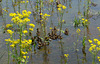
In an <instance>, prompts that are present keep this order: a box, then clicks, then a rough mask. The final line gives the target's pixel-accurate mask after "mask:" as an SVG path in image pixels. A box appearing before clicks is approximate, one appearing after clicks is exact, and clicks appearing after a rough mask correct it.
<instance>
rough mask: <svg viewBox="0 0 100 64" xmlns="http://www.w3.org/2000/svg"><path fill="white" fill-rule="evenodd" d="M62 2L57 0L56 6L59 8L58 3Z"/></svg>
mask: <svg viewBox="0 0 100 64" xmlns="http://www.w3.org/2000/svg"><path fill="white" fill-rule="evenodd" d="M59 4H61V3H60V1H59V0H57V1H56V7H57V8H58V5H59Z"/></svg>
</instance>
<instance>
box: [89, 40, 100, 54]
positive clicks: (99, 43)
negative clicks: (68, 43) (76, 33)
mask: <svg viewBox="0 0 100 64" xmlns="http://www.w3.org/2000/svg"><path fill="white" fill-rule="evenodd" d="M88 41H89V43H90V44H91V46H90V48H89V51H90V52H94V51H99V50H100V47H99V46H100V41H99V40H98V39H93V41H94V43H95V44H93V42H92V40H90V39H89V40H88Z"/></svg>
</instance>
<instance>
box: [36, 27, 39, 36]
mask: <svg viewBox="0 0 100 64" xmlns="http://www.w3.org/2000/svg"><path fill="white" fill-rule="evenodd" d="M36 34H37V36H40V31H39V28H37V33H36Z"/></svg>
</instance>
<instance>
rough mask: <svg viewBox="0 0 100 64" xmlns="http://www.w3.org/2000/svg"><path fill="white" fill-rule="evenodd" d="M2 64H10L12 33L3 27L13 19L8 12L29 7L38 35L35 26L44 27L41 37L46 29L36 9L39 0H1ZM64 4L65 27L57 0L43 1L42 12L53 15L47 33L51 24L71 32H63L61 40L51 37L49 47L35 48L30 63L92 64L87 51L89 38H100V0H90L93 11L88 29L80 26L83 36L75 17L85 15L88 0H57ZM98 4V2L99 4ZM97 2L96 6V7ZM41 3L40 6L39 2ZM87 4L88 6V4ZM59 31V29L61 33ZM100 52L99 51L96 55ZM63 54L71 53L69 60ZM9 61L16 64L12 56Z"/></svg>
mask: <svg viewBox="0 0 100 64" xmlns="http://www.w3.org/2000/svg"><path fill="white" fill-rule="evenodd" d="M0 1H1V2H0V28H1V29H0V64H7V46H6V42H5V38H8V37H9V36H8V35H7V33H3V32H4V30H3V28H4V27H5V25H6V24H7V23H10V22H11V17H9V13H13V12H16V11H20V12H21V11H22V10H25V9H26V10H28V11H31V12H32V14H31V16H30V17H29V19H30V20H31V21H30V22H31V23H34V24H35V28H34V34H33V35H34V36H35V35H36V29H37V28H39V29H40V30H41V37H44V35H42V33H43V30H42V29H41V26H40V24H39V23H38V21H39V17H40V16H39V12H40V11H39V10H37V9H36V5H37V3H36V2H37V1H40V0H29V2H28V3H27V4H25V3H20V5H19V3H18V1H17V0H0ZM58 1H60V3H61V4H63V5H65V6H66V7H67V8H66V9H65V11H64V14H63V20H64V23H63V24H62V26H59V22H58V21H59V19H60V16H59V12H58V11H57V7H56V0H54V2H53V3H52V4H51V3H49V0H43V4H44V6H43V7H42V12H43V13H47V14H50V15H51V16H50V17H48V21H47V23H46V30H45V32H46V35H47V33H49V32H50V31H51V30H50V29H49V28H50V27H52V28H53V27H54V26H56V27H57V29H58V30H60V29H61V30H62V31H65V29H66V28H68V30H69V34H68V35H65V34H64V33H63V32H62V33H61V36H62V39H61V40H60V39H56V40H51V41H50V42H49V43H50V44H49V45H48V46H46V47H42V48H41V49H37V47H36V48H35V49H36V51H34V47H33V51H32V53H29V54H28V55H29V56H30V57H29V59H28V63H27V64H67V63H68V64H92V56H91V53H90V52H89V51H88V49H89V47H90V44H89V42H88V39H94V38H98V39H99V38H100V37H99V35H100V33H99V30H98V29H97V27H98V26H100V16H99V14H97V13H98V12H100V0H91V2H92V3H93V4H89V8H90V9H89V10H90V12H91V14H90V16H91V15H92V16H91V17H89V22H90V24H89V25H88V26H87V28H85V29H84V27H83V26H79V27H78V28H80V30H81V32H80V35H77V33H76V30H77V27H76V28H75V27H74V18H75V17H76V18H78V17H80V16H81V15H83V14H84V5H86V3H87V0H58ZM96 4H97V5H96ZM95 5H96V6H95ZM38 6H40V5H38ZM86 6H87V5H86ZM58 33H59V32H58ZM84 35H85V36H86V40H85V47H83V45H82V41H83V37H84ZM77 36H78V37H77ZM99 53H100V52H98V54H97V56H100V55H99ZM64 54H69V57H68V61H66V57H65V56H64ZM10 59H11V60H10V64H15V63H14V62H13V59H12V58H10ZM96 63H98V64H99V61H98V59H97V58H96Z"/></svg>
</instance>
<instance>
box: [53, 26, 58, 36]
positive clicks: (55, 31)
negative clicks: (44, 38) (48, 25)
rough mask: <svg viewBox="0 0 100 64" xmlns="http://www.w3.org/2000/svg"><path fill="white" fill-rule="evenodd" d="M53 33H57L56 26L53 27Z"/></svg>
mask: <svg viewBox="0 0 100 64" xmlns="http://www.w3.org/2000/svg"><path fill="white" fill-rule="evenodd" d="M53 30H54V35H55V34H56V33H57V28H56V26H55V27H54V29H53Z"/></svg>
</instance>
